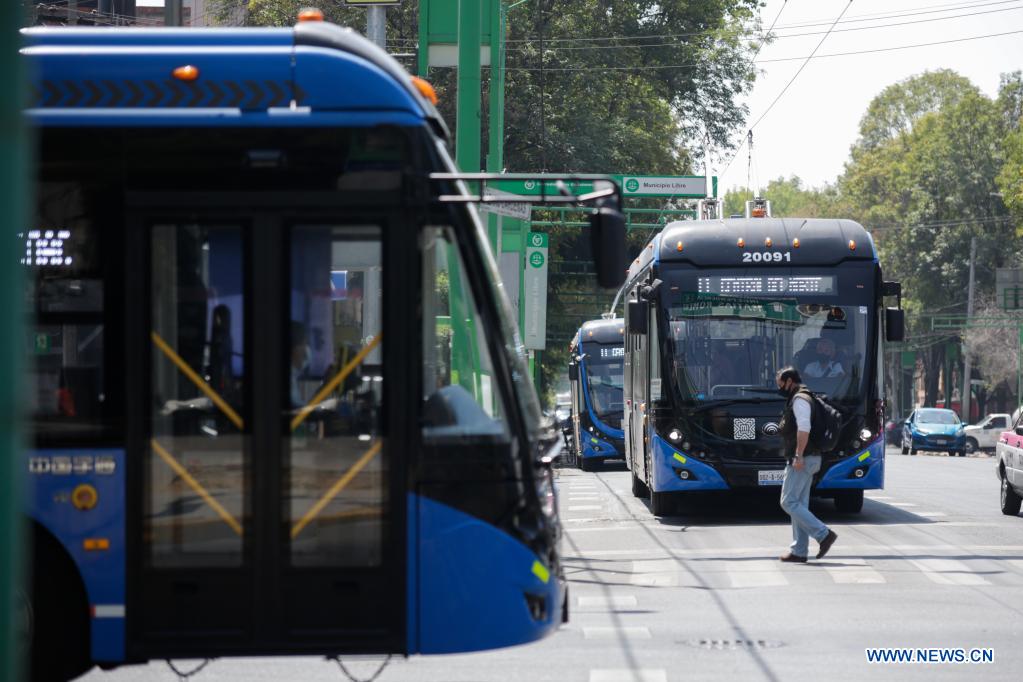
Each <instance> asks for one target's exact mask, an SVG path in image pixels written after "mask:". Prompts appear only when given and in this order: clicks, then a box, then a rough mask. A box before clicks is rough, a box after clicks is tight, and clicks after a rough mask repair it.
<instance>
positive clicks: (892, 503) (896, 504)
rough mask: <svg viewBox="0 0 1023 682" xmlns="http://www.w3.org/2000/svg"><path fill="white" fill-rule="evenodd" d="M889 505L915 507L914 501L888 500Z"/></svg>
mask: <svg viewBox="0 0 1023 682" xmlns="http://www.w3.org/2000/svg"><path fill="white" fill-rule="evenodd" d="M887 504H888V506H889V507H915V506H916V505H915V504H913V503H912V502H888V503H887Z"/></svg>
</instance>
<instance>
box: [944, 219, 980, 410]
mask: <svg viewBox="0 0 1023 682" xmlns="http://www.w3.org/2000/svg"><path fill="white" fill-rule="evenodd" d="M976 260H977V238H976V237H971V238H970V284H969V287H968V289H967V293H966V325H965V330H966V331H968V330H969V327H970V318H971V317H973V269H974V264H975V262H976ZM970 359H971V358H970V352H969V350H968V349H967V348H966V343H965V340H964V343H963V397H962V405H963V414H962V418H963V421H964V422H966V423H967V424H969V423H970V421H972V420H971V419H970V397H971V396H970V393H971V392H972V389H973V386H972V385H971V383H970V370H971V367H970V364H971V363H970ZM951 406H952V405H951V404H949V405H946V407H951Z"/></svg>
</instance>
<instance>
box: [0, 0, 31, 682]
mask: <svg viewBox="0 0 1023 682" xmlns="http://www.w3.org/2000/svg"><path fill="white" fill-rule="evenodd" d="M23 10H24V7H23V6H22V4H21V3H18V2H3V3H0V76H2V77H3V79H4V82H6V83H7V92H8V96H7V97H3V98H0V207H2V208H0V210H2V211H3V212H2V213H0V232H2V234H3V235H4V239H0V263H4V267H0V310H2V311H3V315H4V319H3V324H2V326H0V679H3V680H20V679H22V675H21V671H20V668H21V662H20V661H18V660H17V658H16V657H17V656H18V650H17V648H16V647H17V645H16V640H17V639H18V638H17V637H16V636H15V630H16V627H17V626H18V625H19V624H20V625H23V623H19V621H20V620H22V619H23V618H24V617H25V614H24V611H23V610H22V608H20V607H19V605H20V604H21V603H22V601H21V600H20V599H19V598H18V595H19V593H21V586H22V582H21V576H22V561H23V560H24V551H23V545H22V532H21V523H20V518H21V517H20V516H19V511H20V508H21V505H20V501H21V500H20V497H21V495H20V492H21V488H22V482H23V478H22V473H23V472H22V470H21V467H19V466H17V461H18V458H19V457H20V456H21V419H20V415H21V405H22V403H23V402H24V396H23V395H22V385H21V380H20V376H21V372H20V368H21V357H22V351H23V348H24V343H25V341H24V334H23V332H22V323H23V321H22V313H21V306H22V304H23V298H22V286H23V283H22V278H23V277H24V268H22V267H20V266H19V263H20V253H19V252H20V250H21V249H20V248H19V246H20V245H19V244H18V243H17V241H16V240H15V235H16V234H18V233H19V232H20V231H21V230H23V229H24V225H25V222H26V221H25V212H26V209H27V206H28V204H29V200H28V198H27V194H28V192H29V190H30V187H31V183H30V181H29V178H30V176H31V172H30V169H29V150H30V147H29V143H28V136H27V131H26V130H25V126H24V123H23V120H22V113H21V110H22V105H23V101H22V100H23V98H24V93H25V85H24V80H23V78H24V75H23V72H22V68H21V66H22V65H21V56H20V55H19V54H18V48H19V47H20V45H21V40H20V38H19V36H18V28H19V27H20V26H21V20H22V18H23V16H24V15H23V14H22V12H23Z"/></svg>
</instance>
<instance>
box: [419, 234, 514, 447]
mask: <svg viewBox="0 0 1023 682" xmlns="http://www.w3.org/2000/svg"><path fill="white" fill-rule="evenodd" d="M422 290H423V344H424V347H423V392H424V395H423V398H424V400H425V404H424V408H423V417H424V422H425V424H424V431H423V435H424V437H425V438H426V439H427V440H431V439H432V440H442V439H444V438H452V437H461V436H467V435H468V436H489V437H492V438H496V439H499V440H501V441H507V440H508V439H509V437H510V435H509V430H508V425H507V422H506V420H505V417H504V414H505V411H504V409H503V406H502V404H501V395H500V392H499V391H498V390H497V387H496V386H494V383H493V365H492V363H491V359H490V353H489V351H488V349H487V341H486V336H485V335H484V331H483V327H482V325H481V324H480V319H479V311H478V309H477V308H476V302H475V298H474V297H473V294H472V288H471V287H470V285H469V281H468V279H467V278H466V276H465V272H464V267H463V265H462V262H461V260H460V259H459V255H458V247H457V246H456V245H455V242H454V239H453V237H452V236H451V233H450V229H447V228H439V227H427V228H425V230H424V246H423V289H422Z"/></svg>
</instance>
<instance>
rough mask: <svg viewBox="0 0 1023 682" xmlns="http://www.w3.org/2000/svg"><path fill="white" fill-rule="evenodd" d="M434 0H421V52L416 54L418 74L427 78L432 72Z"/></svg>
mask: <svg viewBox="0 0 1023 682" xmlns="http://www.w3.org/2000/svg"><path fill="white" fill-rule="evenodd" d="M431 4H432V0H419V53H418V55H416V57H417V58H416V75H417V76H419V77H420V78H427V77H428V76H429V74H430V30H429V29H430V5H431Z"/></svg>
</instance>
